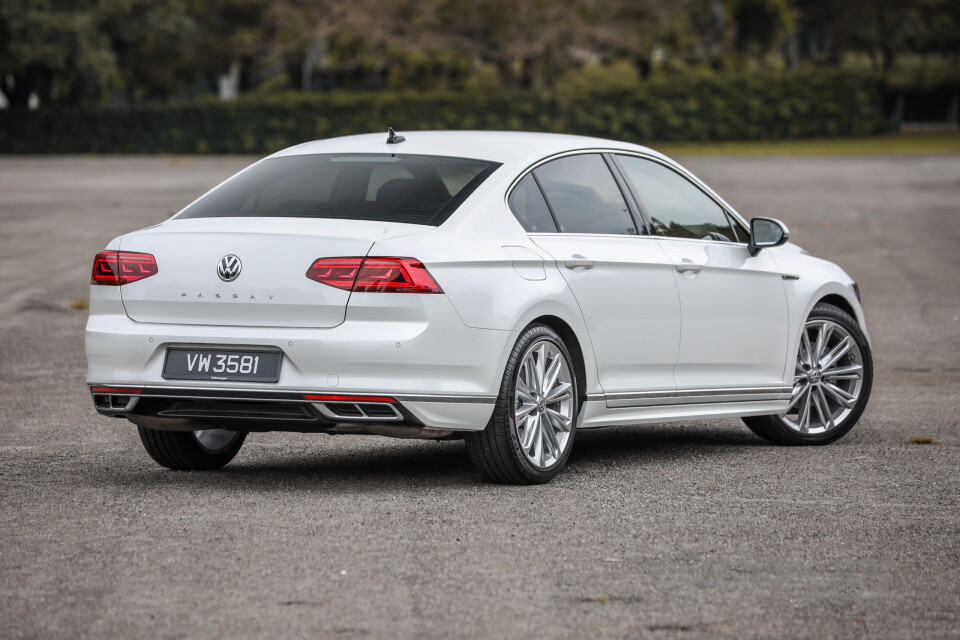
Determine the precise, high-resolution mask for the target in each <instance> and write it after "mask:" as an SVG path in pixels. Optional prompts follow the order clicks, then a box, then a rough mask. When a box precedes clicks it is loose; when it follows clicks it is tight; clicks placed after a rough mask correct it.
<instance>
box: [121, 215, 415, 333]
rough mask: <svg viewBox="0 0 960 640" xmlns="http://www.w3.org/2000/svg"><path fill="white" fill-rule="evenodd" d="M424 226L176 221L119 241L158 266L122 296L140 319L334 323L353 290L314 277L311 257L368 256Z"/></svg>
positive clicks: (254, 323) (302, 324) (276, 220)
mask: <svg viewBox="0 0 960 640" xmlns="http://www.w3.org/2000/svg"><path fill="white" fill-rule="evenodd" d="M423 230H425V227H423V226H420V225H410V224H399V223H383V222H370V221H355V220H330V219H303V218H197V219H188V220H170V221H168V222H166V223H164V224H162V225H159V226H157V227H151V228H149V229H144V230H141V231H137V232H135V233H132V234H129V235H126V236H124V237H123V238H122V239H121V249H122V250H123V251H136V252H142V253H149V254H152V255H153V256H154V257H155V258H156V261H157V266H158V272H157V274H155V275H153V276H151V277H149V278H145V279H143V280H140V281H137V282H133V283H130V284H127V285H124V286H123V287H121V299H122V301H123V306H124V308H125V310H126V313H127V315H128V316H129V317H130V318H131V319H132V320H135V321H137V322H154V323H170V324H190V325H221V326H258V327H317V328H323V327H335V326H337V325H339V324H340V323H342V322H343V319H344V316H345V314H346V308H347V302H348V301H349V299H350V292H349V291H343V290H341V289H337V288H334V287H330V286H326V285H323V284H320V283H318V282H314V281H312V280H309V279H307V277H306V272H307V269H309V267H310V266H311V264H313V262H314V260H316V259H317V258H322V257H340V256H343V257H346V256H364V255H366V254H367V252H368V251H369V250H370V247H371V246H373V243H374V242H376V241H377V240H382V239H384V238H389V237H397V236H401V235H408V234H410V233H416V232H419V231H423ZM231 256H233V257H235V259H234V258H231ZM234 270H238V272H237V273H234Z"/></svg>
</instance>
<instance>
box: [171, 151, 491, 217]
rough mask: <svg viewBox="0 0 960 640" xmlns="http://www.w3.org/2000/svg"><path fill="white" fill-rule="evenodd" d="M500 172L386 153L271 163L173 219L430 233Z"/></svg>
mask: <svg viewBox="0 0 960 640" xmlns="http://www.w3.org/2000/svg"><path fill="white" fill-rule="evenodd" d="M499 166H500V165H499V164H497V163H494V162H487V161H484V160H470V159H468V158H447V157H440V156H412V155H392V154H386V153H385V154H349V155H306V156H286V157H281V158H271V159H268V160H264V161H263V162H261V163H259V164H257V165H255V166H254V167H251V168H250V169H249V170H248V171H246V172H245V173H244V174H243V175H240V176H238V177H237V178H236V179H234V180H230V181H229V182H227V183H226V184H223V185H221V186H219V187H217V188H216V189H214V190H213V191H211V192H210V193H208V194H207V195H205V196H204V197H203V198H201V199H199V200H197V201H196V202H194V203H193V204H192V205H190V206H189V207H187V208H186V209H184V210H183V211H182V212H181V213H180V214H179V215H178V216H177V218H217V217H244V216H257V217H261V216H266V217H283V218H340V219H345V220H377V221H380V222H406V223H412V224H425V225H433V226H437V225H440V224H442V223H443V221H444V220H446V219H447V218H448V217H449V216H450V214H451V213H453V212H454V211H456V209H457V207H458V206H460V204H461V203H462V202H463V201H464V200H466V198H467V196H469V195H470V194H471V193H472V192H473V190H474V189H476V188H477V187H478V186H479V185H480V183H481V182H483V181H484V180H485V179H486V178H487V176H489V175H490V174H491V173H493V171H494V170H495V169H496V168H497V167H499Z"/></svg>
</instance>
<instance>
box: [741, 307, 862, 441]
mask: <svg viewBox="0 0 960 640" xmlns="http://www.w3.org/2000/svg"><path fill="white" fill-rule="evenodd" d="M821 343H822V344H821ZM837 354H840V355H839V356H837ZM872 385H873V355H872V354H871V353H870V345H869V344H868V343H867V339H866V336H864V335H863V332H862V331H861V330H860V327H859V326H858V325H857V322H856V320H854V319H853V318H852V317H851V316H850V314H849V313H847V312H846V311H844V310H843V309H840V308H839V307H835V306H833V305H831V304H825V303H820V304H818V305H816V306H815V307H814V308H813V310H812V311H811V312H810V317H809V318H807V322H806V323H805V325H804V333H803V337H802V339H801V341H800V346H799V353H798V354H797V362H796V372H795V375H794V386H793V398H792V401H791V405H790V409H788V411H787V412H786V413H784V414H781V415H774V416H754V417H748V418H743V421H744V422H745V423H746V425H747V427H749V428H750V430H751V431H753V432H754V433H755V434H757V435H758V436H760V437H761V438H763V439H764V440H767V441H768V442H772V443H773V444H779V445H792V446H798V445H799V446H803V445H822V444H829V443H831V442H834V441H836V440H839V439H840V438H842V437H843V436H844V435H846V434H847V432H849V431H850V429H852V428H853V426H854V425H855V424H856V423H857V421H858V420H859V419H860V416H861V415H862V414H863V410H864V409H865V408H866V406H867V400H869V398H870V389H871V387H872Z"/></svg>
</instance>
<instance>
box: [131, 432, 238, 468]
mask: <svg viewBox="0 0 960 640" xmlns="http://www.w3.org/2000/svg"><path fill="white" fill-rule="evenodd" d="M137 431H139V432H140V440H141V442H143V447H144V448H145V449H146V450H147V453H149V454H150V457H151V458H153V459H154V461H155V462H156V463H157V464H159V465H161V466H164V467H166V468H168V469H173V470H175V471H213V470H214V469H219V468H221V467H223V466H224V465H225V464H227V463H228V462H230V461H231V460H233V458H234V456H236V455H237V452H238V451H240V447H242V446H243V441H244V440H245V439H246V437H247V434H246V433H244V432H243V431H229V430H227V429H204V430H202V431H161V430H159V429H149V428H147V427H137Z"/></svg>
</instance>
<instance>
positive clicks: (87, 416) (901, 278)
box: [0, 155, 960, 639]
mask: <svg viewBox="0 0 960 640" xmlns="http://www.w3.org/2000/svg"><path fill="white" fill-rule="evenodd" d="M681 160H683V161H685V162H686V164H687V165H688V166H689V167H690V168H691V169H692V170H693V171H694V172H696V173H697V174H698V175H700V176H701V177H702V178H704V179H705V180H706V181H707V182H708V183H710V184H711V185H712V186H714V188H715V189H716V190H717V191H719V193H721V194H722V195H723V196H724V197H725V198H727V199H728V200H729V201H730V202H731V203H732V204H733V205H734V206H735V207H737V208H738V209H739V210H740V211H741V212H742V213H743V214H744V215H745V216H747V217H750V216H755V215H766V216H774V217H777V218H781V219H783V220H784V221H786V222H787V224H788V225H789V226H790V228H791V230H792V232H793V238H794V239H795V241H796V242H797V243H798V244H800V245H801V246H804V247H805V248H807V249H808V250H810V251H811V252H813V253H814V254H815V255H819V256H821V257H824V258H827V259H830V260H834V261H836V262H838V263H840V264H841V265H843V266H844V267H845V268H846V269H847V270H848V272H849V273H850V274H851V275H852V276H853V277H854V278H856V279H857V280H858V281H859V282H860V286H861V289H862V291H863V299H864V305H865V308H866V310H867V315H868V316H869V328H870V331H871V333H872V336H873V340H874V357H875V362H876V380H875V385H874V390H873V397H872V400H871V402H870V405H869V407H868V409H867V411H866V413H865V415H864V417H863V418H862V420H861V422H860V424H859V425H858V426H857V427H856V428H855V429H854V430H853V431H852V432H851V433H850V434H849V435H847V436H846V437H845V438H844V439H842V440H841V441H839V442H837V443H835V444H833V445H830V446H827V447H820V448H782V447H775V446H771V445H768V444H765V443H764V442H762V441H760V440H759V439H757V438H756V437H754V436H753V435H752V434H751V433H750V432H749V431H747V429H746V428H745V427H744V426H742V424H741V423H740V422H739V421H737V420H720V421H714V422H686V423H673V424H663V425H653V426H646V427H634V428H618V429H609V430H600V431H593V432H584V433H581V434H580V435H579V436H578V438H577V442H576V445H575V449H574V452H573V455H572V457H571V458H570V463H569V465H568V467H567V469H566V470H565V471H564V472H563V474H561V475H560V476H559V477H558V478H557V479H556V480H555V481H554V482H552V483H551V484H549V485H546V486H538V487H503V486H494V485H490V484H484V483H483V482H481V480H480V478H479V476H478V475H477V473H476V472H475V471H474V470H473V469H472V468H471V466H470V463H469V461H468V459H467V456H466V454H465V452H464V450H463V446H462V444H461V443H459V442H441V443H437V442H421V441H399V440H388V439H383V438H376V437H356V436H325V435H295V434H252V435H251V436H250V437H249V438H248V439H247V443H246V445H245V446H244V448H243V449H242V450H241V452H240V456H239V457H238V459H236V460H235V461H234V462H232V463H231V464H230V465H229V466H227V467H226V468H225V469H224V470H222V471H220V472H215V473H176V472H172V471H168V470H165V469H163V468H161V467H159V466H157V465H156V464H155V463H154V462H153V461H151V460H150V459H149V458H148V457H147V455H146V453H145V451H144V450H143V448H142V446H141V444H140V441H139V439H138V437H137V434H136V431H135V429H134V427H133V426H132V425H130V424H129V423H127V422H125V421H121V420H116V419H108V418H104V417H100V416H98V415H97V414H96V413H95V411H94V409H93V406H92V403H91V401H90V398H89V396H88V393H87V389H86V387H85V385H84V368H85V362H84V354H83V328H84V323H85V321H86V312H85V310H84V309H82V308H79V309H78V308H74V307H82V306H83V304H82V303H83V302H84V301H85V300H86V298H87V283H88V279H89V273H90V265H91V261H92V258H93V255H94V253H95V252H96V251H98V250H99V249H101V248H102V247H103V246H104V245H105V244H106V243H107V242H108V241H109V240H110V239H111V238H112V237H114V236H116V235H118V234H120V233H123V232H126V231H131V230H134V229H137V228H140V227H143V226H147V225H150V224H154V223H157V222H160V221H161V220H163V219H164V218H166V217H167V216H168V215H169V214H171V213H173V212H174V211H175V210H177V209H178V208H180V207H181V206H182V205H184V204H186V203H187V202H189V201H190V200H192V199H193V198H194V197H195V196H197V195H199V194H200V193H202V192H203V191H204V190H206V189H207V188H209V187H211V186H213V185H214V184H216V183H217V182H218V181H220V180H221V179H222V178H225V177H227V176H228V175H230V174H231V173H233V172H234V171H236V170H238V169H240V168H242V167H243V166H245V165H246V164H248V163H249V162H250V159H249V158H139V157H131V158H126V157H116V158H9V157H7V158H0V637H3V638H31V637H37V638H108V637H122V638H147V637H149V638H218V637H230V638H250V637H277V638H287V637H332V638H416V639H421V638H468V637H489V638H586V637H591V638H592V637H609V638H621V637H622V638H661V637H675V638H687V637H691V638H693V637H726V638H749V637H760V638H768V637H789V638H818V639H819V638H847V637H850V638H853V637H870V638H949V637H960V586H958V585H960V509H958V503H960V456H958V447H960V428H958V417H957V409H958V404H960V360H958V356H960V284H958V274H960V218H958V216H960V155H944V156H937V157H935V156H930V157H909V158H907V157H830V158H816V157H811V158H793V159H791V158H731V157H709V158H707V157H702V158H682V159H681ZM914 437H926V438H931V439H933V440H934V441H935V442H936V444H926V445H921V444H912V443H911V438H914Z"/></svg>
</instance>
